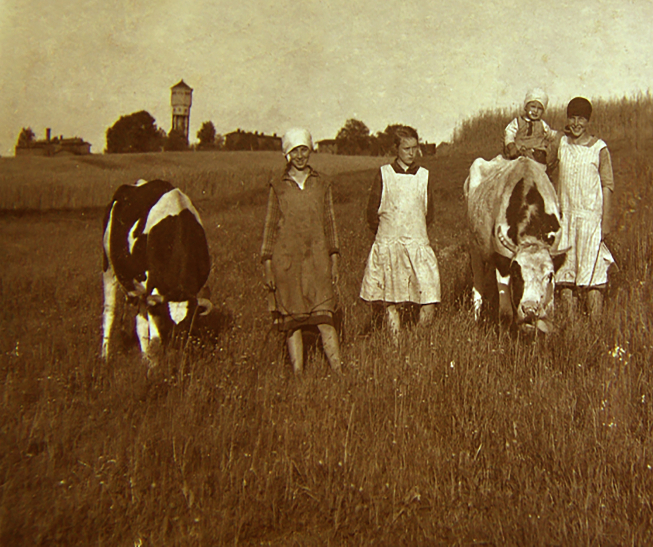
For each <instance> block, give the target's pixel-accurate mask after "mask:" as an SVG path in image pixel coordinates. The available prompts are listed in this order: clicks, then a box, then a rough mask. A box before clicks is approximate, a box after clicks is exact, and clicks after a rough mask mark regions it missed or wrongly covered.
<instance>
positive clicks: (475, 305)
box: [469, 247, 485, 321]
mask: <svg viewBox="0 0 653 547" xmlns="http://www.w3.org/2000/svg"><path fill="white" fill-rule="evenodd" d="M469 255H470V259H471V262H472V276H473V277H474V285H473V287H472V310H473V312H474V320H475V321H478V320H479V319H480V318H481V307H482V306H483V287H484V285H485V264H484V263H483V259H482V258H481V255H480V253H479V252H478V250H476V249H475V248H474V247H472V250H471V251H470V253H469Z"/></svg>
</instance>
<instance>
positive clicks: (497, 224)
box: [464, 157, 566, 332]
mask: <svg viewBox="0 0 653 547" xmlns="http://www.w3.org/2000/svg"><path fill="white" fill-rule="evenodd" d="M464 193H465V198H466V200H467V217H468V222H469V226H470V230H471V235H472V242H471V251H470V253H471V259H472V270H473V274H474V288H473V303H474V312H475V316H476V318H477V319H478V317H479V314H480V309H481V304H482V301H483V299H484V298H487V297H488V296H489V294H488V289H487V288H488V285H491V284H490V283H488V279H487V278H488V276H490V275H491V276H492V277H496V286H497V288H498V290H499V313H500V317H501V318H502V319H503V320H504V321H506V322H509V323H511V322H513V320H514V321H515V322H516V324H517V325H519V326H521V327H523V328H525V329H530V330H532V329H533V328H535V327H537V328H539V329H540V330H542V331H545V332H546V331H548V330H550V328H551V317H552V312H553V305H554V304H553V293H554V288H555V279H554V278H555V271H556V270H557V269H558V268H559V267H560V266H561V265H562V263H563V262H564V259H565V253H566V250H558V243H559V241H560V233H561V224H560V212H559V207H558V200H557V197H556V193H555V189H554V188H553V185H552V184H551V181H550V180H549V178H548V176H547V174H546V172H545V167H544V166H543V165H541V164H539V163H537V162H535V161H533V160H531V159H529V158H525V157H521V158H518V159H516V160H505V159H503V158H502V157H497V158H495V159H494V160H492V161H489V162H488V161H485V160H483V159H482V158H479V159H477V160H476V161H474V163H473V164H472V166H471V168H470V174H469V177H468V178H467V180H466V181H465V187H464Z"/></svg>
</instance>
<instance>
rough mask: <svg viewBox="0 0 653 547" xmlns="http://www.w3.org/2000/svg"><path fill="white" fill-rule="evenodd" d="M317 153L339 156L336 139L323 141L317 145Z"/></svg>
mask: <svg viewBox="0 0 653 547" xmlns="http://www.w3.org/2000/svg"><path fill="white" fill-rule="evenodd" d="M315 151H316V152H318V153H319V154H337V153H338V143H337V142H336V139H322V140H321V141H317V142H316V143H315Z"/></svg>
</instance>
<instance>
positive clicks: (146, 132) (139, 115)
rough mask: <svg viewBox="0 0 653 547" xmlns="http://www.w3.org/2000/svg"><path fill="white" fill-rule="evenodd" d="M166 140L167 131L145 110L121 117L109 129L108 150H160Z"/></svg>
mask: <svg viewBox="0 0 653 547" xmlns="http://www.w3.org/2000/svg"><path fill="white" fill-rule="evenodd" d="M164 141H165V132H163V131H162V130H160V129H159V128H158V127H157V126H156V121H155V119H154V118H153V117H152V116H151V115H150V114H149V113H148V112H146V111H145V110H141V111H140V112H134V113H133V114H129V115H128V116H121V117H120V119H119V120H118V121H117V122H116V123H114V124H113V125H112V126H111V127H110V128H109V129H107V150H106V151H107V152H108V153H109V154H121V153H127V152H159V151H161V147H162V146H163V144H164Z"/></svg>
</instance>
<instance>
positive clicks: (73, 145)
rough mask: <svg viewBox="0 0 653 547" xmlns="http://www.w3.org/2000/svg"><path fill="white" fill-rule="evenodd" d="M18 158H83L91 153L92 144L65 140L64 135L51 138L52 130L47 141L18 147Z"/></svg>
mask: <svg viewBox="0 0 653 547" xmlns="http://www.w3.org/2000/svg"><path fill="white" fill-rule="evenodd" d="M14 151H15V155H16V156H50V157H51V156H83V155H86V154H90V153H91V144H90V143H88V142H86V141H85V140H84V139H80V138H79V137H73V138H69V139H64V137H63V135H60V136H59V137H54V138H51V134H50V128H49V127H48V128H47V129H46V130H45V139H43V140H36V141H31V142H29V143H27V144H23V145H16V148H15V149H14Z"/></svg>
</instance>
